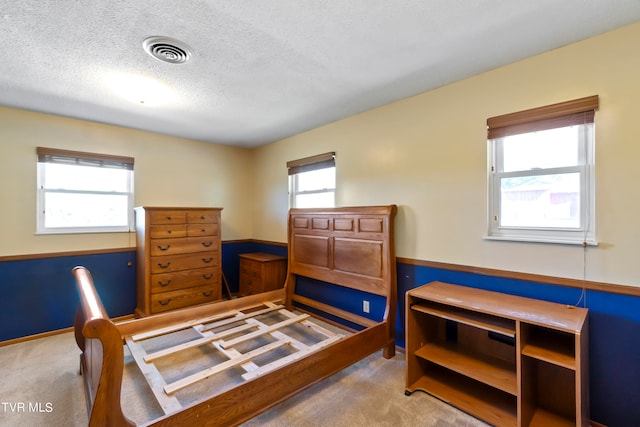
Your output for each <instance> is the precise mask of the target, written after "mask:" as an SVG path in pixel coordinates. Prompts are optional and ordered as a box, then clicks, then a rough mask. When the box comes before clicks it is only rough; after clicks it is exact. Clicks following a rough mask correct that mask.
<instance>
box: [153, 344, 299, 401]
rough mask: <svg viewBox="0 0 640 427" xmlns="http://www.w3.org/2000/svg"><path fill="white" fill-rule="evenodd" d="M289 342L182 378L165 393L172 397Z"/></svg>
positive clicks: (265, 347) (259, 348)
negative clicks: (184, 389)
mask: <svg viewBox="0 0 640 427" xmlns="http://www.w3.org/2000/svg"><path fill="white" fill-rule="evenodd" d="M288 344H289V342H287V341H276V342H272V343H269V344H267V345H264V346H262V347H258V348H256V349H255V350H252V351H250V352H248V353H245V354H242V355H241V356H239V357H237V358H234V359H231V360H228V361H226V362H223V363H220V364H218V365H215V366H212V367H211V368H207V369H204V370H202V371H200V372H196V373H195V374H192V375H189V376H187V377H185V378H182V379H180V380H178V381H174V382H172V383H171V384H167V385H166V386H165V387H164V391H165V393H167V394H168V395H172V394H173V393H175V392H176V391H178V390H181V389H183V388H185V387H187V386H189V385H191V384H193V383H196V382H198V381H202V380H205V379H207V378H209V377H211V376H213V375H215V374H218V373H220V372H222V371H225V370H227V369H230V368H233V367H235V366H238V365H241V364H243V363H246V362H249V361H251V360H252V359H255V358H256V357H258V356H262V355H263V354H265V353H268V352H270V351H272V350H275V349H276V348H279V347H282V346H285V345H288Z"/></svg>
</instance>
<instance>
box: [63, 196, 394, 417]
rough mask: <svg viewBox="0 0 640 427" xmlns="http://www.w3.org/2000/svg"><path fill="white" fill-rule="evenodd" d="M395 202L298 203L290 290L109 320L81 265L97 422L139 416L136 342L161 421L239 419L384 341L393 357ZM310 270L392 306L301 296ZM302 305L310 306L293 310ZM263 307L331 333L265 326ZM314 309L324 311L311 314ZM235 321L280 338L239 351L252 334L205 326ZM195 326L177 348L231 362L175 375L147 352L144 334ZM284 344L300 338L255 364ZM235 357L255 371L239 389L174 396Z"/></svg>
mask: <svg viewBox="0 0 640 427" xmlns="http://www.w3.org/2000/svg"><path fill="white" fill-rule="evenodd" d="M396 211H397V208H396V206H395V205H390V206H373V207H352V208H331V209H292V210H290V212H289V218H288V244H289V247H288V249H289V261H288V273H287V280H286V284H285V287H284V288H283V289H280V290H277V291H271V292H266V293H263V294H258V295H251V296H247V297H243V298H237V299H231V300H228V301H222V302H217V303H210V304H205V305H201V306H196V307H192V308H187V309H182V310H176V311H172V312H168V313H163V314H159V315H154V316H149V317H145V318H140V319H134V320H130V321H125V322H121V323H117V324H116V323H114V322H112V321H111V320H110V319H109V317H108V315H107V313H106V311H105V309H104V307H103V305H102V302H101V301H100V297H99V296H98V294H97V292H96V289H95V287H94V285H93V279H92V278H91V274H90V273H89V271H88V270H87V269H85V268H84V267H76V268H74V269H73V274H74V276H75V278H76V283H77V287H78V291H79V294H80V307H79V309H78V311H77V314H76V319H75V336H76V342H77V344H78V346H79V347H80V349H81V350H82V354H81V355H80V367H81V373H82V374H83V376H84V382H85V391H86V398H87V408H88V414H89V425H90V426H121V425H133V422H132V421H131V420H130V419H128V418H127V417H126V416H125V414H124V413H123V409H122V406H121V388H122V381H123V368H124V351H125V346H128V347H129V350H130V352H131V354H132V355H133V357H134V358H135V359H136V362H137V363H138V365H139V367H140V369H141V371H142V372H143V375H144V377H145V378H146V379H147V382H148V383H149V387H150V388H151V389H152V390H153V393H154V395H155V396H156V398H157V399H158V403H159V404H160V406H161V407H162V408H163V410H164V411H165V415H164V416H160V417H159V418H156V419H154V420H152V421H151V422H149V423H148V425H157V426H164V425H205V424H215V425H237V424H240V423H242V422H244V421H247V420H248V419H250V418H252V417H254V416H256V415H257V414H259V413H261V412H263V411H265V410H266V409H268V408H270V407H272V406H274V405H276V404H278V403H280V402H282V401H283V400H285V399H287V398H288V397H291V396H292V395H294V394H296V393H297V392H299V391H300V390H302V389H304V388H306V387H308V386H310V385H312V384H314V383H316V382H318V381H320V380H322V379H324V378H327V377H328V376H330V375H333V374H334V373H336V372H338V371H340V370H342V369H344V368H345V367H347V366H349V365H351V364H353V363H355V362H357V361H358V360H360V359H362V358H364V357H366V356H368V355H370V354H372V353H374V352H375V351H377V350H379V349H383V355H384V357H386V358H390V357H392V356H393V355H394V353H395V341H394V326H395V310H396V271H395V252H394V231H393V230H394V225H393V222H394V217H395V214H396ZM302 277H307V278H310V279H314V280H313V283H314V286H320V287H322V286H333V285H338V286H341V287H346V288H351V289H355V290H358V291H363V292H367V293H369V294H374V295H378V296H380V297H383V299H384V304H385V310H384V314H383V315H382V319H381V320H379V321H378V320H370V319H368V318H365V317H362V316H359V315H357V314H353V313H351V312H349V311H346V310H343V309H340V308H336V307H334V306H332V305H329V304H327V303H326V301H325V302H323V301H318V300H317V299H314V298H310V297H309V296H303V295H300V294H299V293H298V292H296V288H297V287H298V285H297V282H300V280H301V278H302ZM327 283H330V284H332V285H327ZM294 309H295V310H296V311H297V312H298V313H299V312H304V313H305V314H302V315H300V314H293V313H292V312H291V311H289V310H294ZM256 311H260V312H266V311H277V312H279V313H282V314H283V315H284V316H285V317H286V318H287V319H288V320H286V321H284V322H281V323H285V322H289V323H294V322H298V323H301V324H303V325H305V326H307V327H308V329H310V330H312V331H313V333H315V334H316V335H318V334H320V335H323V336H324V337H323V338H322V339H321V342H320V343H319V344H317V345H314V346H305V345H304V344H302V343H300V342H299V341H297V340H296V339H293V338H289V337H288V336H287V335H286V334H284V333H281V332H280V331H279V330H278V328H279V326H278V325H274V326H267V325H264V324H262V323H261V322H259V321H256V320H254V314H255V313H256ZM318 311H320V312H322V313H326V314H328V315H329V316H328V317H327V316H324V318H325V319H327V318H333V319H335V318H339V319H344V320H346V321H348V322H349V323H351V324H355V325H359V327H358V328H354V329H355V331H352V332H353V333H349V334H345V335H341V334H335V333H332V332H331V331H329V330H327V329H325V328H322V327H320V326H314V324H312V323H307V322H309V320H310V318H311V317H309V319H308V318H307V317H308V316H309V314H307V313H308V312H313V313H317V312H318ZM312 317H318V315H317V314H312ZM320 318H322V317H320ZM230 319H231V320H230ZM236 321H238V322H240V323H239V324H240V325H241V326H240V327H238V328H236V329H243V328H244V329H250V331H249V333H248V334H247V335H248V337H247V338H251V337H252V336H255V335H268V336H269V337H270V339H271V338H273V339H275V341H274V343H272V344H269V345H266V346H263V347H260V348H258V349H257V350H253V351H250V352H248V353H244V354H243V353H240V352H238V351H236V350H235V349H234V348H233V345H234V344H235V342H237V341H242V340H244V339H245V338H243V337H240V338H230V339H228V340H226V341H225V337H226V335H225V333H224V332H223V333H220V334H219V333H218V332H213V333H212V332H211V331H209V332H207V331H204V329H210V327H207V328H204V326H203V325H205V324H209V325H210V324H214V326H215V325H220V324H228V323H231V322H236ZM242 325H244V326H242ZM325 325H326V324H325ZM188 328H193V329H194V330H196V331H197V332H198V333H199V334H200V335H199V337H200V338H199V339H198V340H196V341H197V342H195V343H187V344H178V345H175V346H173V347H172V348H170V349H169V350H168V351H169V352H172V351H179V350H180V349H181V347H185V346H193V345H202V346H205V347H206V348H207V350H209V351H211V349H212V346H213V347H215V348H216V349H218V350H220V352H222V353H223V354H224V356H225V357H227V358H228V361H226V362H224V363H222V364H221V365H216V366H212V367H210V368H208V369H205V370H204V371H202V372H198V373H196V374H194V375H190V376H189V377H187V378H184V379H181V380H178V381H175V382H173V383H171V384H167V383H166V382H165V381H164V380H163V378H162V376H161V375H159V373H158V372H157V370H156V369H155V367H154V364H153V363H152V361H153V360H154V358H155V357H161V356H163V354H150V353H147V352H146V351H144V350H142V349H141V348H140V347H138V346H137V345H136V342H138V341H140V340H144V339H145V338H147V337H150V336H156V335H160V334H165V333H167V332H171V331H177V330H181V329H188ZM301 329H305V328H301ZM283 345H284V346H286V347H288V348H291V347H295V348H294V350H293V351H292V355H289V356H287V357H284V358H282V359H280V360H276V361H275V362H273V363H270V364H268V366H257V365H256V364H255V363H253V359H252V357H253V356H254V355H255V354H256V353H263V352H265V351H267V350H269V348H267V347H269V346H273V347H279V346H283ZM157 353H162V351H161V352H157ZM145 359H146V360H145ZM230 365H233V366H236V367H237V366H242V368H244V370H245V371H246V374H245V375H247V377H246V378H245V375H243V378H245V379H244V380H243V381H242V382H240V383H239V384H237V385H235V386H234V387H233V388H230V389H226V390H222V391H220V390H216V389H213V390H210V392H208V393H207V394H206V395H203V396H202V397H201V398H200V395H199V394H198V399H197V401H196V402H191V403H189V404H188V405H186V406H184V407H182V406H181V404H180V403H178V402H177V400H176V399H175V397H173V396H172V393H173V392H175V391H176V390H178V389H180V388H182V387H187V386H188V385H189V384H191V383H193V382H197V381H199V380H200V379H204V378H208V377H209V376H211V375H214V374H216V373H217V372H220V371H222V370H224V369H226V368H227V367H228V366H230Z"/></svg>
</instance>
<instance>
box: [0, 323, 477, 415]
mask: <svg viewBox="0 0 640 427" xmlns="http://www.w3.org/2000/svg"><path fill="white" fill-rule="evenodd" d="M79 354H80V352H79V350H78V348H77V346H76V344H75V341H74V339H73V334H71V333H64V334H59V335H55V336H51V337H46V338H41V339H37V340H32V341H27V342H24V343H19V344H13V345H10V346H5V347H0V369H1V374H2V380H1V381H0V426H20V427H31V426H65V427H66V426H84V425H86V424H87V412H86V407H85V400H84V390H83V385H82V377H81V376H80V375H79V374H78V365H79ZM404 369H405V362H404V355H403V354H401V353H400V354H398V355H396V356H395V357H394V358H392V359H390V360H387V359H384V358H383V357H382V353H381V352H377V353H375V354H373V355H371V356H369V357H367V358H365V359H363V360H361V361H360V362H358V363H356V364H354V365H352V366H351V367H349V368H347V369H345V370H343V371H341V372H339V373H337V374H336V375H334V376H332V377H331V378H329V379H327V380H325V381H323V382H321V383H319V384H316V385H314V386H312V387H310V388H309V389H307V390H305V391H304V392H302V393H300V394H298V395H297V396H295V397H293V398H291V399H289V400H287V401H286V402H284V403H282V404H280V405H278V406H276V407H274V408H272V409H270V410H268V411H266V412H264V413H263V414H261V415H259V416H257V417H256V418H254V419H252V420H250V421H249V422H247V423H245V424H244V426H245V427H256V426H267V427H279V426H283V427H284V426H300V427H313V426H336V427H341V426H344V427H347V426H348V427H354V426H389V427H392V426H393V427H397V426H434V427H484V426H486V424H485V423H483V422H481V421H479V420H477V419H475V418H473V417H471V416H469V415H467V414H465V413H463V412H460V411H458V410H456V409H455V408H453V407H451V406H449V405H447V404H445V403H443V402H441V401H439V400H437V399H435V398H433V397H431V396H429V395H428V394H426V393H421V392H416V393H413V394H412V395H411V396H405V395H404V380H405V377H404V375H405V371H404ZM125 379H126V376H125ZM138 388H139V384H138V383H137V381H136V380H135V375H134V376H131V377H130V378H129V381H128V382H127V383H125V385H124V386H123V402H124V408H125V411H126V413H127V415H128V416H130V417H131V418H132V419H134V420H135V421H136V422H144V420H145V418H147V417H148V416H149V415H150V414H151V415H152V414H153V413H154V412H155V409H153V408H147V407H143V406H144V405H143V404H141V403H139V402H138V399H137V398H138V392H137V390H138Z"/></svg>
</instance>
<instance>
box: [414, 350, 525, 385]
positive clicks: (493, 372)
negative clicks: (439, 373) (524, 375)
mask: <svg viewBox="0 0 640 427" xmlns="http://www.w3.org/2000/svg"><path fill="white" fill-rule="evenodd" d="M415 355H416V356H418V357H420V358H422V359H424V360H428V361H429V362H433V363H435V364H438V365H440V366H444V367H446V368H448V369H450V370H452V371H454V372H457V373H459V374H462V375H465V376H467V377H469V378H473V379H475V380H478V381H480V382H482V383H485V384H488V385H490V386H492V387H495V388H497V389H499V390H502V391H504V392H506V393H509V394H512V395H514V396H515V395H517V394H518V393H517V389H518V387H517V379H516V367H515V365H513V364H510V363H508V362H505V361H503V360H500V359H497V358H493V357H489V356H484V355H480V354H478V355H474V354H467V353H465V352H464V350H463V349H461V348H460V347H459V346H457V345H455V344H449V343H445V344H432V343H429V344H425V345H424V346H422V347H421V348H420V349H419V350H417V351H416V352H415Z"/></svg>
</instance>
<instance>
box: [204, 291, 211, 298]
mask: <svg viewBox="0 0 640 427" xmlns="http://www.w3.org/2000/svg"><path fill="white" fill-rule="evenodd" d="M202 295H203V296H205V297H210V296H211V295H213V291H209V292H203V293H202Z"/></svg>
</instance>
